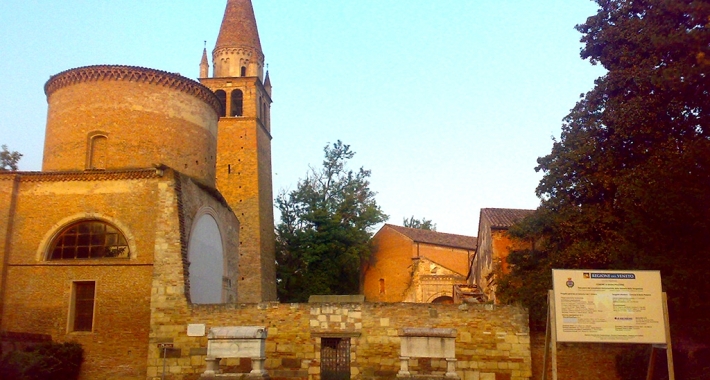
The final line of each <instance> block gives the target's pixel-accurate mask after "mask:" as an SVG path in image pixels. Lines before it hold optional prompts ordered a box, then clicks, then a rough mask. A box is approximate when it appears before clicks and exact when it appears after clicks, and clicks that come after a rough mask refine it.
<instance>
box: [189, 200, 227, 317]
mask: <svg viewBox="0 0 710 380" xmlns="http://www.w3.org/2000/svg"><path fill="white" fill-rule="evenodd" d="M224 237H225V234H224V231H223V228H222V226H221V225H220V223H219V218H218V216H217V213H216V212H215V210H214V209H212V208H211V207H203V208H201V209H200V210H199V211H198V212H197V213H196V214H195V218H194V219H193V223H192V228H191V231H190V237H189V239H188V244H187V259H188V262H189V267H188V273H187V276H188V278H189V295H190V301H191V302H192V303H195V304H216V303H224V302H225V295H226V292H225V287H227V286H231V284H227V285H225V284H224V281H225V279H228V276H227V268H228V263H227V259H226V255H225V248H224V247H225V242H224Z"/></svg>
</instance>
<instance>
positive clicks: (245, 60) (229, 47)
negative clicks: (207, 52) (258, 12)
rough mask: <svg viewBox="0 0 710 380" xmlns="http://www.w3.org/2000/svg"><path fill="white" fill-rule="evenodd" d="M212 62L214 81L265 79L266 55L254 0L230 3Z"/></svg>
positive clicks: (236, 0) (228, 3) (228, 2)
mask: <svg viewBox="0 0 710 380" xmlns="http://www.w3.org/2000/svg"><path fill="white" fill-rule="evenodd" d="M212 61H213V63H214V73H213V75H214V77H215V78H220V77H221V78H224V77H259V79H262V78H263V75H264V74H263V73H264V53H263V52H262V51H261V41H260V40H259V30H258V29H257V26H256V17H255V16H254V8H253V7H252V4H251V0H228V1H227V8H226V9H225V11H224V18H223V19H222V26H221V28H220V30H219V36H218V37H217V43H216V45H215V48H214V50H213V51H212Z"/></svg>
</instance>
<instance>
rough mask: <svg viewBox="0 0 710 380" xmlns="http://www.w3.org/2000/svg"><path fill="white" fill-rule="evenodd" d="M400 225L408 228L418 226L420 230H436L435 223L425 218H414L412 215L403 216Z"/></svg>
mask: <svg viewBox="0 0 710 380" xmlns="http://www.w3.org/2000/svg"><path fill="white" fill-rule="evenodd" d="M402 225H403V226H405V227H409V228H418V229H420V230H429V231H436V223H434V222H432V221H431V220H429V219H427V218H421V219H414V215H412V216H411V217H409V219H407V218H404V219H403V220H402Z"/></svg>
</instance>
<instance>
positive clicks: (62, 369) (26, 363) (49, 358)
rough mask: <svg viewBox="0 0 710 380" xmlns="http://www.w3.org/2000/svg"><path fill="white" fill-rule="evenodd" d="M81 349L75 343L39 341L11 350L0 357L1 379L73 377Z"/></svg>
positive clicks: (69, 379)
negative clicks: (32, 344) (39, 342)
mask: <svg viewBox="0 0 710 380" xmlns="http://www.w3.org/2000/svg"><path fill="white" fill-rule="evenodd" d="M83 354H84V350H83V349H82V348H81V345H80V344H78V343H53V342H48V343H42V344H38V345H36V346H32V347H28V348H27V349H25V350H23V351H11V352H8V353H7V354H6V355H5V356H3V358H2V360H0V379H14V380H44V379H54V380H76V379H78V378H79V370H80V368H81V362H82V360H83Z"/></svg>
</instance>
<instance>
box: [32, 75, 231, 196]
mask: <svg viewBox="0 0 710 380" xmlns="http://www.w3.org/2000/svg"><path fill="white" fill-rule="evenodd" d="M195 85H196V86H197V84H195ZM48 103H49V108H48V113H47V129H46V130H47V133H46V138H45V145H44V161H43V163H42V170H43V171H60V170H61V171H66V170H84V169H86V168H87V160H88V156H89V152H88V150H89V148H90V147H89V138H90V136H91V135H92V134H93V133H98V134H103V135H105V136H106V137H107V140H106V141H107V144H106V152H105V155H106V166H105V168H101V169H124V168H146V167H151V166H152V165H154V164H165V165H167V166H170V167H172V168H175V169H176V170H180V171H181V172H184V173H186V174H188V175H190V176H193V177H195V178H199V179H200V181H202V182H204V183H207V184H210V185H212V186H214V178H215V160H216V154H217V153H216V147H217V116H218V115H217V113H216V111H215V110H214V109H213V108H212V106H210V105H209V104H207V103H205V102H204V101H203V100H201V99H198V98H197V97H194V96H191V95H189V94H187V93H185V92H182V91H178V90H175V89H171V88H167V87H163V86H160V85H157V84H148V83H136V82H131V81H129V80H125V81H115V80H113V81H108V80H107V81H96V82H85V83H76V84H73V85H70V86H67V87H64V88H61V89H58V90H56V91H55V92H54V93H52V94H51V95H50V96H49V98H48Z"/></svg>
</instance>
